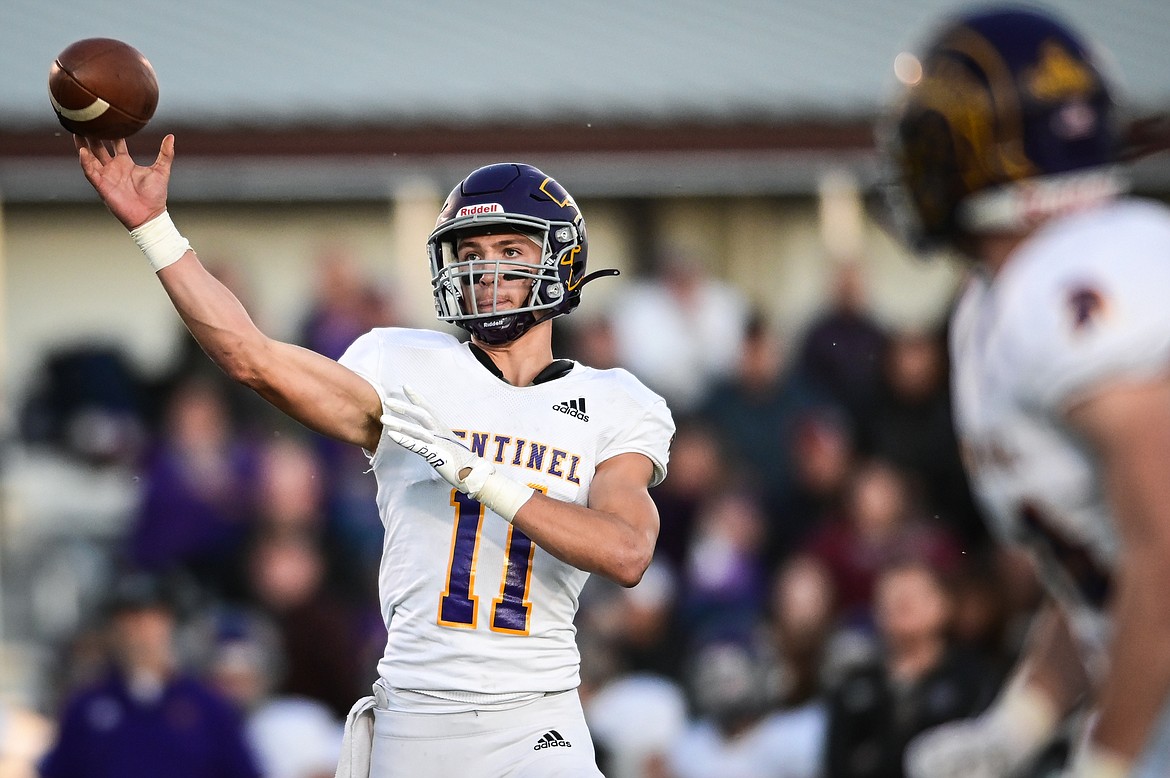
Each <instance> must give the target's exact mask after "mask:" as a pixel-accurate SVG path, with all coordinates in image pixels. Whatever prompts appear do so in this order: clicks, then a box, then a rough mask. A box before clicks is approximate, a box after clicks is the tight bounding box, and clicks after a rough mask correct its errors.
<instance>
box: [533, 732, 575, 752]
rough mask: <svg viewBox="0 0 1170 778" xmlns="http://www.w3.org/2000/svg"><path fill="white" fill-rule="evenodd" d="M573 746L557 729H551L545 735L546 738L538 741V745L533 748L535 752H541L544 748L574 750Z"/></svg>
mask: <svg viewBox="0 0 1170 778" xmlns="http://www.w3.org/2000/svg"><path fill="white" fill-rule="evenodd" d="M572 747H573V744H572V743H570V742H569V741H567V740H565V739H564V738H563V737H561V733H560V732H557V731H556V730H555V729H550V730H549V731H548V732H545V733H544V737H542V738H541V739H540V740H538V741H536V745H534V746H533V747H532V750H533V751H539V750H540V749H542V748H572Z"/></svg>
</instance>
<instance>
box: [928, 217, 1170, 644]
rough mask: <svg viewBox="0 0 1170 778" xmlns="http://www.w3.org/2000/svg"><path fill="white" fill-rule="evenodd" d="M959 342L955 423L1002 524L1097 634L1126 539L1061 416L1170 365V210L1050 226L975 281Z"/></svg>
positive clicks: (979, 487)
mask: <svg viewBox="0 0 1170 778" xmlns="http://www.w3.org/2000/svg"><path fill="white" fill-rule="evenodd" d="M951 338H952V348H953V359H954V371H953V390H954V397H955V421H956V427H957V429H958V432H959V435H960V439H961V441H962V446H963V453H964V458H965V460H966V462H967V465H968V469H969V472H970V473H971V476H972V484H973V487H974V489H975V491H976V493H977V495H978V497H979V498H980V501H981V502H982V504H983V506H984V508H985V509H986V512H987V515H988V516H989V518H990V520H991V524H992V527H993V530H994V531H996V532H997V534H999V535H1000V536H1001V537H1003V538H1004V539H1006V540H1009V541H1014V542H1018V543H1023V544H1026V545H1028V546H1029V547H1031V548H1032V549H1033V550H1034V551H1035V552H1036V555H1037V558H1038V560H1039V561H1040V564H1041V571H1042V575H1043V577H1044V579H1045V582H1046V584H1047V585H1048V586H1049V587H1050V588H1051V590H1052V591H1053V593H1054V594H1055V595H1057V596H1058V597H1060V598H1061V599H1062V600H1063V601H1064V602H1065V603H1066V604H1068V605H1070V606H1071V611H1072V613H1073V615H1074V618H1075V620H1076V621H1077V622H1078V625H1079V627H1080V631H1081V634H1082V637H1090V635H1089V634H1087V633H1097V634H1096V640H1099V639H1100V638H1101V637H1102V633H1101V631H1102V630H1104V629H1105V625H1104V623H1103V622H1101V621H1100V620H1099V619H1098V618H1097V616H1098V615H1099V614H1100V613H1101V610H1102V606H1103V605H1104V601H1105V597H1106V595H1107V593H1108V589H1109V580H1110V574H1111V571H1112V568H1113V566H1114V563H1115V560H1116V557H1117V553H1118V542H1119V541H1118V536H1117V532H1116V528H1115V527H1114V524H1113V520H1112V516H1111V515H1110V510H1109V507H1108V504H1107V502H1106V496H1105V494H1104V491H1103V486H1102V483H1101V475H1100V473H1099V472H1098V470H1097V467H1096V465H1095V463H1094V461H1093V457H1092V455H1091V453H1090V452H1089V451H1088V450H1087V449H1086V447H1085V445H1084V443H1083V441H1082V440H1081V439H1079V438H1078V436H1077V435H1076V434H1075V433H1074V432H1073V431H1072V430H1071V429H1070V428H1069V426H1068V425H1067V423H1066V421H1065V411H1066V410H1067V409H1068V408H1069V407H1070V406H1071V405H1072V404H1074V403H1075V402H1076V401H1077V399H1078V398H1083V397H1087V396H1089V395H1091V394H1092V393H1093V392H1094V391H1095V390H1096V389H1098V388H1099V387H1102V386H1104V385H1106V384H1108V383H1109V382H1111V381H1114V380H1121V379H1141V378H1143V377H1149V376H1154V375H1157V374H1160V373H1163V372H1165V371H1166V370H1167V368H1168V367H1170V211H1167V210H1166V209H1165V208H1163V207H1162V206H1159V205H1155V204H1153V203H1147V202H1142V201H1137V200H1119V201H1116V202H1112V203H1109V204H1107V205H1104V206H1101V207H1099V208H1095V209H1093V210H1091V211H1087V212H1083V213H1079V214H1075V215H1072V216H1068V217H1064V218H1061V219H1058V220H1054V221H1053V222H1051V223H1049V224H1047V225H1045V226H1044V227H1042V228H1041V229H1040V230H1039V231H1038V232H1037V233H1036V234H1035V235H1034V236H1032V237H1031V238H1030V239H1029V240H1028V241H1026V242H1025V243H1024V244H1023V245H1021V246H1020V247H1019V248H1018V249H1017V250H1016V252H1015V253H1014V254H1013V256H1012V257H1011V259H1010V260H1009V261H1008V263H1007V264H1006V265H1005V266H1004V267H1003V268H1002V270H1001V271H1000V273H999V274H998V275H997V276H996V277H995V278H984V277H977V278H974V279H972V281H971V282H970V284H969V286H968V287H967V289H966V290H965V291H964V293H963V296H962V299H961V301H960V303H959V305H958V307H957V309H956V311H955V315H954V319H953V322H952V330H951ZM1167 468H1168V473H1170V463H1167Z"/></svg>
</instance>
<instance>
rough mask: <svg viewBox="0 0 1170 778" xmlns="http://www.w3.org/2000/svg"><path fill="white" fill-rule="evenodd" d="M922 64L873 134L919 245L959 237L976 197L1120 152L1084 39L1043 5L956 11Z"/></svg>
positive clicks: (1074, 170)
mask: <svg viewBox="0 0 1170 778" xmlns="http://www.w3.org/2000/svg"><path fill="white" fill-rule="evenodd" d="M919 65H920V75H919V77H918V78H917V79H916V80H914V81H913V82H912V83H910V84H909V86H908V87H907V88H906V89H905V90H904V91H903V93H902V95H901V97H900V99H899V101H898V103H897V104H896V106H895V107H894V110H893V111H892V112H891V115H890V116H888V117H887V119H886V120H885V121H884V122H883V123H882V124H881V126H880V127H879V138H878V140H879V144H880V146H881V147H882V148H883V151H884V153H885V158H886V162H887V165H888V168H889V170H888V172H889V174H890V178H891V179H892V180H891V182H890V183H891V185H892V190H891V191H890V192H888V194H892V195H893V196H892V198H891V204H892V205H893V206H894V209H895V211H896V212H898V211H902V212H901V213H896V215H897V216H899V217H900V219H899V221H900V226H901V227H902V228H903V232H904V233H905V234H904V236H903V237H905V238H906V239H907V241H908V242H909V243H911V244H912V245H913V246H914V247H915V248H922V249H928V248H937V247H939V246H940V245H947V244H950V245H951V246H955V245H956V244H959V243H961V242H963V241H964V239H965V238H966V237H968V236H966V235H965V234H964V233H965V232H967V231H968V230H970V229H971V228H972V226H973V225H972V224H971V223H969V222H968V220H967V215H968V214H967V211H968V210H969V208H966V207H963V206H965V205H969V202H967V203H965V201H968V200H969V198H971V196H972V195H975V194H978V193H984V192H989V191H990V190H996V189H1002V188H1004V187H1014V186H1015V185H1016V184H1018V183H1019V182H1022V181H1024V180H1026V179H1028V180H1030V181H1029V184H1030V185H1033V184H1035V183H1036V182H1041V183H1042V182H1043V181H1044V180H1045V179H1047V178H1049V177H1065V176H1069V175H1077V176H1079V175H1080V174H1081V173H1084V172H1085V171H1092V170H1094V169H1104V168H1110V167H1111V166H1112V165H1113V163H1114V162H1115V160H1116V159H1117V156H1118V146H1117V133H1116V127H1115V124H1114V121H1115V118H1114V106H1113V102H1112V99H1111V97H1110V93H1109V85H1108V84H1107V82H1106V78H1105V77H1104V75H1103V73H1102V72H1101V71H1100V70H1099V69H1098V67H1097V66H1096V64H1095V63H1094V62H1093V60H1092V58H1091V56H1090V53H1089V50H1088V48H1087V46H1086V45H1085V44H1084V43H1082V42H1081V40H1080V39H1079V38H1078V37H1077V36H1076V35H1075V34H1074V33H1073V32H1071V31H1070V30H1068V29H1067V28H1066V27H1065V26H1064V25H1063V24H1062V23H1061V22H1059V21H1057V20H1056V19H1054V18H1052V17H1050V16H1048V15H1045V14H1042V13H1039V12H1035V11H1027V10H999V11H989V12H984V13H977V14H971V15H967V16H963V17H959V18H957V19H955V20H953V21H952V22H950V23H948V24H947V25H944V26H943V28H942V29H941V30H940V31H939V32H938V33H937V34H936V35H935V36H934V38H933V40H932V42H931V43H930V44H929V45H928V46H927V47H926V49H925V53H924V54H923V55H922V57H921V58H920V61H919ZM1062 180H1065V179H1063V178H1062ZM899 190H900V191H899ZM1056 199H1060V198H1056ZM999 208H1000V210H1002V209H1003V206H1002V204H1001V205H1000V206H999ZM975 221H976V222H979V221H983V222H986V221H988V220H987V219H976V220H975Z"/></svg>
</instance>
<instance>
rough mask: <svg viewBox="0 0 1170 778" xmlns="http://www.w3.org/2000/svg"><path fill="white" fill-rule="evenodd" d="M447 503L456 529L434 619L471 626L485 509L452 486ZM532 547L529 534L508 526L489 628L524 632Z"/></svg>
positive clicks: (476, 604) (475, 610) (473, 625)
mask: <svg viewBox="0 0 1170 778" xmlns="http://www.w3.org/2000/svg"><path fill="white" fill-rule="evenodd" d="M451 506H452V507H453V508H455V529H454V532H453V534H452V537H451V559H450V564H449V567H448V569H447V589H446V590H445V591H444V592H443V594H442V596H440V597H439V619H438V621H439V624H441V625H442V626H444V627H462V628H464V629H475V628H476V626H477V624H476V616H477V613H478V611H479V598H478V597H476V596H475V573H476V562H477V557H478V555H479V531H480V527H481V526H482V524H483V513H484V507H483V506H482V505H481V504H480V503H479V502H478V501H476V500H473V499H472V498H470V497H468V496H467V495H466V494H464V493H463V492H460V491H458V490H456V489H452V490H451ZM535 551H536V547H535V546H534V545H533V543H532V540H531V539H530V538H529V537H528V536H527V535H525V534H524V533H523V532H521V531H520V530H518V529H516V528H515V527H508V554H507V560H506V562H505V566H504V575H503V581H502V582H501V583H500V596H499V597H497V598H495V599H494V600H492V616H491V624H490V625H489V629H491V630H492V632H505V633H509V634H512V635H527V634H528V616H529V613H530V612H531V610H532V603H530V602H529V601H528V588H529V584H530V583H531V581H532V557H533V555H534V553H535Z"/></svg>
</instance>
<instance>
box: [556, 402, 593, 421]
mask: <svg viewBox="0 0 1170 778" xmlns="http://www.w3.org/2000/svg"><path fill="white" fill-rule="evenodd" d="M553 410H554V411H560V412H561V413H564V414H566V415H568V416H572V417H573V418H574V419H580V420H581V421H589V417H588V416H586V415H585V398H584V397H578V398H577V399H576V400H565V401H564V402H559V403H557V404H556V405H554V406H553Z"/></svg>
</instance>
